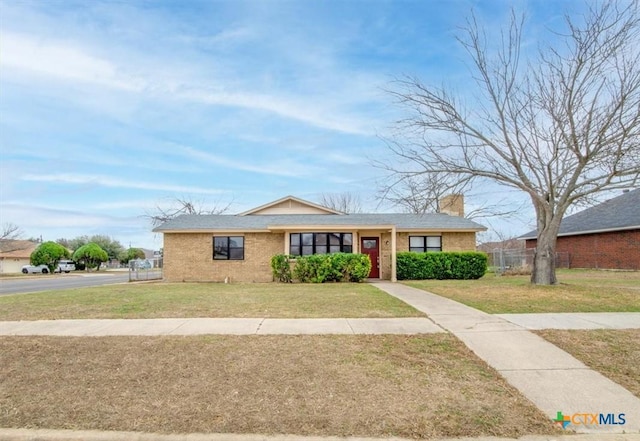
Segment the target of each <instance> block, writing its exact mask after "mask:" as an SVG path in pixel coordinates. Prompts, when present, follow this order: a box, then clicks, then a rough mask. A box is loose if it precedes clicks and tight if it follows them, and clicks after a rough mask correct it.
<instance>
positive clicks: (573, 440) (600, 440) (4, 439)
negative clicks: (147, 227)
mask: <svg viewBox="0 0 640 441" xmlns="http://www.w3.org/2000/svg"><path fill="white" fill-rule="evenodd" d="M0 441H412V440H409V439H407V438H398V437H391V438H369V437H358V436H349V437H338V436H300V435H259V434H235V433H211V434H208V433H190V434H176V435H165V434H156V433H141V432H109V431H99V430H48V429H0ZM431 441H640V435H637V434H626V435H621V434H598V435H593V434H591V435H587V434H582V435H567V436H556V435H527V436H523V437H522V438H517V439H516V438H498V437H495V436H482V437H478V438H466V437H465V438H438V439H431Z"/></svg>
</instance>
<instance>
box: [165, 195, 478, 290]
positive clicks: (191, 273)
mask: <svg viewBox="0 0 640 441" xmlns="http://www.w3.org/2000/svg"><path fill="white" fill-rule="evenodd" d="M441 207H444V208H442V210H443V211H445V210H446V211H447V212H448V213H451V214H444V213H434V214H422V215H421V214H408V213H396V214H382V213H381V214H345V213H341V212H338V211H335V210H332V209H330V208H327V207H323V206H321V205H317V204H314V203H312V202H308V201H305V200H302V199H298V198H296V197H293V196H287V197H284V198H282V199H278V200H277V201H274V202H271V203H268V204H265V205H262V206H260V207H257V208H254V209H252V210H249V211H246V212H244V213H240V214H237V215H224V214H222V215H181V216H178V217H176V218H175V219H172V220H170V221H168V222H166V223H164V224H162V225H160V226H159V227H157V228H155V229H154V230H153V231H154V232H160V233H163V234H164V250H163V251H164V252H163V257H164V278H165V280H167V281H171V282H178V281H217V282H222V281H224V280H232V281H242V282H267V281H271V280H272V275H271V266H270V259H271V257H272V256H273V255H275V254H283V253H284V254H291V255H310V254H325V253H334V252H346V253H365V254H368V255H369V257H370V258H371V261H372V262H373V265H372V269H371V273H370V277H371V278H382V279H387V280H393V281H395V280H396V265H395V262H396V253H397V252H400V251H473V250H475V249H476V233H477V232H478V231H483V230H486V228H485V227H483V226H482V225H480V224H477V223H475V222H473V221H471V220H469V219H465V218H464V217H462V216H463V211H464V210H463V198H462V196H461V195H455V196H449V197H447V198H444V199H443V200H442V202H441Z"/></svg>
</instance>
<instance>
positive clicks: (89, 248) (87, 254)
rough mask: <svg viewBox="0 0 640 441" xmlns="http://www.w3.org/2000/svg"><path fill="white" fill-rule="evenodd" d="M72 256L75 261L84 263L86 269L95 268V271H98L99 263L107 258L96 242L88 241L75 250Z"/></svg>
mask: <svg viewBox="0 0 640 441" xmlns="http://www.w3.org/2000/svg"><path fill="white" fill-rule="evenodd" d="M72 258H73V260H75V261H76V262H82V263H84V264H85V265H86V268H87V269H89V268H96V271H99V270H100V264H101V263H102V262H106V261H107V260H109V255H108V254H107V252H106V251H105V250H103V249H102V248H100V245H98V244H97V243H93V242H89V243H88V244H86V245H82V246H81V247H80V248H78V249H77V250H75V251H74V253H73V257H72Z"/></svg>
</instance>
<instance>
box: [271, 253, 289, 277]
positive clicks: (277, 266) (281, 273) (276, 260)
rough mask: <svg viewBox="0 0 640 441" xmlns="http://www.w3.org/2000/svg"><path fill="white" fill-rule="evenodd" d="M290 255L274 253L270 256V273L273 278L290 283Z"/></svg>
mask: <svg viewBox="0 0 640 441" xmlns="http://www.w3.org/2000/svg"><path fill="white" fill-rule="evenodd" d="M290 258H291V256H288V255H286V254H276V255H275V256H273V257H271V273H272V274H273V280H276V281H278V282H282V283H291V280H292V277H291V265H290V264H289V259H290Z"/></svg>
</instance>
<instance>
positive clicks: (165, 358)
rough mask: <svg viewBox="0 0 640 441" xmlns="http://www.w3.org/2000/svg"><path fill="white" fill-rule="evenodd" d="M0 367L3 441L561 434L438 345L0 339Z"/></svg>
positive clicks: (488, 374) (453, 346)
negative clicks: (9, 437)
mask: <svg viewBox="0 0 640 441" xmlns="http://www.w3.org/2000/svg"><path fill="white" fill-rule="evenodd" d="M0 366H2V374H3V375H2V393H1V394H0V427H7V428H11V427H30V428H50V429H96V430H120V431H141V432H142V431H143V432H154V433H157V432H160V433H192V432H200V433H262V434H276V433H286V434H292V435H327V436H329V435H333V436H371V437H390V436H400V437H407V438H436V437H437V438H439V437H459V436H481V435H484V436H489V435H490V436H502V437H520V436H522V435H526V434H549V433H555V434H557V433H559V432H558V429H555V428H554V425H553V424H552V422H551V421H550V420H549V419H548V417H546V416H545V415H544V414H542V412H540V411H539V410H537V409H536V408H535V407H534V406H533V405H532V404H531V403H530V402H529V401H528V400H527V399H525V398H524V397H523V396H522V395H520V393H519V392H517V391H516V390H515V389H514V388H513V387H511V386H509V385H508V384H507V382H506V381H505V380H504V379H502V378H501V377H500V376H499V375H498V374H497V373H496V372H495V371H493V370H492V369H490V368H488V367H487V366H486V364H485V363H483V362H482V361H480V360H479V359H478V358H477V357H476V356H474V355H473V353H472V352H471V351H470V350H469V349H467V348H466V347H465V346H464V344H462V343H461V342H460V341H459V340H457V339H456V338H454V337H453V336H451V335H449V334H438V335H426V336H390V335H386V336H194V337H91V338H86V337H84V338H82V337H80V338H70V337H2V338H0ZM70 397H73V399H70Z"/></svg>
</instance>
